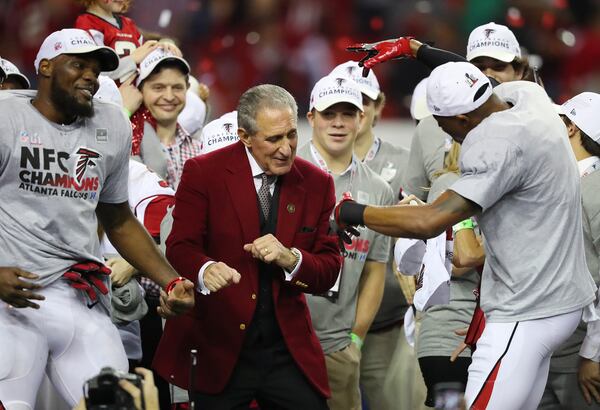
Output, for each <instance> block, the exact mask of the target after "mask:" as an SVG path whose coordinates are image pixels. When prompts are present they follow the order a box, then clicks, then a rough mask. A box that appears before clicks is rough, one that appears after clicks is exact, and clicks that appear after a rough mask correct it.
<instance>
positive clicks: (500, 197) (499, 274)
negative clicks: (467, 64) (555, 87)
mask: <svg viewBox="0 0 600 410" xmlns="http://www.w3.org/2000/svg"><path fill="white" fill-rule="evenodd" d="M494 92H495V93H496V94H497V95H498V96H499V97H500V98H501V99H502V100H504V101H507V102H508V103H510V104H511V105H512V107H511V108H510V109H507V110H504V111H500V112H496V113H494V114H492V115H490V116H489V117H488V118H486V119H484V120H483V121H482V122H481V123H480V124H479V125H478V126H477V127H476V128H474V129H473V130H472V131H471V132H470V133H469V134H468V135H467V137H466V139H465V140H464V142H463V145H462V150H461V156H460V169H461V178H460V179H459V180H458V181H457V182H456V183H454V184H453V185H452V186H451V188H450V189H452V190H453V191H455V192H456V193H458V194H459V195H461V196H463V197H464V198H467V199H469V200H471V201H473V202H475V203H476V204H478V205H479V206H480V207H481V210H482V211H481V214H480V215H479V216H478V217H477V220H478V222H479V226H480V229H481V232H482V234H483V235H484V236H485V238H486V242H485V253H486V261H485V267H484V271H483V275H482V281H481V308H482V309H483V311H484V312H485V314H486V319H487V320H489V321H490V322H514V321H520V320H531V319H538V318H544V317H549V316H554V315H559V314H563V313H568V312H572V311H574V310H577V309H579V308H582V307H584V306H586V305H587V304H589V303H590V302H592V301H593V300H594V297H595V285H594V281H593V280H592V277H591V275H590V273H589V271H588V268H587V266H586V262H585V255H584V247H583V235H582V225H581V196H580V184H579V173H578V170H577V165H576V162H575V156H574V154H573V152H572V150H571V147H570V146H569V142H568V137H567V135H566V130H565V127H564V124H563V123H562V121H561V120H560V118H559V117H558V116H557V115H556V112H555V111H554V108H553V107H552V105H551V101H550V99H549V98H548V96H547V94H546V93H545V91H544V90H543V89H542V88H541V87H539V86H538V85H536V84H534V83H529V82H522V81H515V82H510V83H504V84H501V85H500V86H498V87H496V88H495V90H494Z"/></svg>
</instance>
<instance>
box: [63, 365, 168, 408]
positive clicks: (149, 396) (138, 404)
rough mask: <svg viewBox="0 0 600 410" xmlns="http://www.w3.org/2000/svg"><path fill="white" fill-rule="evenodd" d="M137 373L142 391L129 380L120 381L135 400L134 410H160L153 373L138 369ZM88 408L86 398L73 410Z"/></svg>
mask: <svg viewBox="0 0 600 410" xmlns="http://www.w3.org/2000/svg"><path fill="white" fill-rule="evenodd" d="M135 372H136V373H137V374H139V375H140V376H141V377H142V389H141V390H140V389H139V388H137V387H136V386H135V385H134V384H133V383H131V382H130V381H128V380H124V379H121V380H119V387H120V388H121V389H122V390H124V391H126V392H127V393H129V395H130V396H131V397H132V398H133V403H134V407H132V410H134V409H135V410H142V409H144V410H158V409H159V406H158V389H157V388H156V385H155V384H154V376H153V375H152V371H150V370H148V369H145V368H143V367H138V368H136V369H135ZM86 408H87V407H86V403H85V397H84V398H82V399H81V400H80V401H79V403H78V404H77V406H76V407H74V408H73V410H86Z"/></svg>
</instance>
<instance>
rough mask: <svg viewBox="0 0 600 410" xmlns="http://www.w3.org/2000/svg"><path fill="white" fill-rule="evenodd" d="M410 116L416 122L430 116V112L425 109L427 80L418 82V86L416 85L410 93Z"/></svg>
mask: <svg viewBox="0 0 600 410" xmlns="http://www.w3.org/2000/svg"><path fill="white" fill-rule="evenodd" d="M410 115H411V117H413V119H415V120H417V121H420V120H422V119H423V118H425V117H429V116H430V115H431V112H429V109H428V108H427V78H424V79H422V80H421V81H419V84H417V86H416V87H415V89H414V91H413V93H412V98H411V99H410Z"/></svg>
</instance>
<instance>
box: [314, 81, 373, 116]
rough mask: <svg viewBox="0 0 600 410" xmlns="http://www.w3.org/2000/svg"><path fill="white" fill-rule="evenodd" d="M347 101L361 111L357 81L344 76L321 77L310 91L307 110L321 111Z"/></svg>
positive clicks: (361, 104) (360, 96)
mask: <svg viewBox="0 0 600 410" xmlns="http://www.w3.org/2000/svg"><path fill="white" fill-rule="evenodd" d="M341 102H347V103H350V104H352V105H354V106H355V107H356V108H358V109H359V110H361V111H363V103H362V95H361V92H360V88H359V86H358V84H357V83H355V82H354V81H353V80H350V79H348V78H344V77H337V76H332V75H328V76H325V77H323V78H321V79H320V80H319V81H317V83H316V84H315V86H314V87H313V89H312V92H311V93H310V104H309V108H308V109H309V110H310V111H312V109H313V108H314V109H316V110H317V111H323V110H325V109H327V108H329V107H331V106H332V105H334V104H337V103H341Z"/></svg>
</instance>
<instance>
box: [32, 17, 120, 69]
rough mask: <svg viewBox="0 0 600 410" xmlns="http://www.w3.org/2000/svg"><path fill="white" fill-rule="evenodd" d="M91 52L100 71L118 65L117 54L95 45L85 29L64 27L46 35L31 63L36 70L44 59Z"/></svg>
mask: <svg viewBox="0 0 600 410" xmlns="http://www.w3.org/2000/svg"><path fill="white" fill-rule="evenodd" d="M92 53H93V54H94V55H95V56H96V58H97V59H98V61H99V62H100V70H102V71H113V70H115V69H116V68H117V67H118V66H119V56H118V55H117V53H115V51H114V50H113V49H112V48H110V47H106V46H99V45H97V44H96V43H95V42H94V39H93V38H92V36H91V35H90V34H89V33H88V32H87V31H85V30H80V29H77V28H64V29H62V30H58V31H55V32H54V33H52V34H50V35H49V36H48V37H46V39H45V40H44V42H43V43H42V46H41V47H40V50H39V51H38V54H37V57H36V58H35V62H34V63H33V65H34V67H35V71H36V72H37V71H38V68H39V66H40V62H41V61H42V60H44V59H46V60H52V59H53V58H54V57H58V56H59V55H61V54H92Z"/></svg>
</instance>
